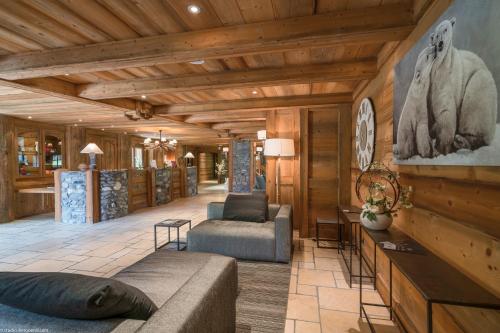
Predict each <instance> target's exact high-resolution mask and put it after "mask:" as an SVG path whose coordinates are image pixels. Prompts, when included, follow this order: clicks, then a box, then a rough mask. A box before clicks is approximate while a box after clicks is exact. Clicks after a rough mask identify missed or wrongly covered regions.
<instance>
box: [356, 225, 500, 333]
mask: <svg viewBox="0 0 500 333" xmlns="http://www.w3.org/2000/svg"><path fill="white" fill-rule="evenodd" d="M363 233H365V234H366V235H367V236H368V237H369V238H370V239H371V240H372V241H373V242H374V246H373V247H374V249H375V257H374V258H376V254H377V248H378V249H379V251H380V250H381V251H383V252H384V254H385V255H386V256H387V258H388V259H389V305H385V304H374V303H365V302H363V286H362V283H363V281H362V279H360V284H359V303H360V310H359V315H360V317H361V318H363V315H364V316H365V318H366V320H367V322H368V326H369V327H370V331H371V332H372V333H373V332H375V329H374V327H373V325H372V323H371V322H370V319H369V317H368V315H367V313H366V310H365V306H378V307H385V308H388V309H389V314H390V319H391V320H392V318H393V315H395V316H396V317H397V314H396V313H395V312H394V311H393V308H392V270H393V266H394V267H396V268H397V269H398V270H399V271H400V272H401V274H402V275H403V276H404V277H405V278H406V279H408V281H409V282H410V283H411V284H412V285H413V286H414V287H415V288H416V290H418V291H419V292H420V294H422V296H423V298H424V299H425V301H426V303H427V304H426V305H427V306H426V311H427V332H428V333H432V304H445V305H457V306H465V307H477V308H487V309H497V310H498V309H500V299H499V298H498V297H496V296H495V295H493V294H492V293H490V292H489V291H487V290H486V289H484V288H483V287H481V286H480V285H478V284H477V283H475V282H474V281H472V280H471V279H470V278H468V277H467V276H465V275H464V274H463V273H461V272H460V271H459V270H457V269H456V268H454V267H452V266H451V265H450V264H448V263H447V262H445V261H444V260H442V259H440V258H439V257H437V256H436V255H434V254H432V253H431V252H430V251H429V250H427V249H426V248H425V247H423V246H422V245H420V244H419V243H418V242H417V241H415V240H414V239H413V238H411V237H409V236H408V235H406V234H405V233H403V232H402V231H400V230H398V229H397V228H395V227H391V228H389V229H388V230H384V231H373V230H369V229H366V228H364V227H361V230H360V250H359V254H360V256H361V257H363ZM381 242H391V243H396V244H398V243H401V242H404V243H405V245H408V246H409V247H411V248H413V249H416V250H415V251H414V252H401V251H396V250H388V249H384V248H383V247H382V245H381V244H380V243H381ZM361 262H362V260H361V259H360V265H359V266H360V272H361ZM374 263H375V265H376V261H375V259H374ZM375 280H376V274H375Z"/></svg>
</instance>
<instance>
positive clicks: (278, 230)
mask: <svg viewBox="0 0 500 333" xmlns="http://www.w3.org/2000/svg"><path fill="white" fill-rule="evenodd" d="M292 221H293V215H292V206H290V205H282V206H281V207H280V210H279V211H278V214H277V215H276V218H275V219H274V224H275V226H274V228H275V235H276V261H278V262H290V259H291V257H292V237H293V225H292Z"/></svg>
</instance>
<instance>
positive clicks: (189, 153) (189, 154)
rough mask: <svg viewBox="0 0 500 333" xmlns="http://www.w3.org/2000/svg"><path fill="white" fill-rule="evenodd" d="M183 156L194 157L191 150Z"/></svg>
mask: <svg viewBox="0 0 500 333" xmlns="http://www.w3.org/2000/svg"><path fill="white" fill-rule="evenodd" d="M184 158H194V155H193V153H192V152H188V153H187V154H186V156H184Z"/></svg>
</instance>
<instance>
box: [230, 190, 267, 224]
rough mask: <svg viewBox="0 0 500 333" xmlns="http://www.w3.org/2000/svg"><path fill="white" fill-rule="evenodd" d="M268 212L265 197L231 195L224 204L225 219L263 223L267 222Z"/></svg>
mask: <svg viewBox="0 0 500 333" xmlns="http://www.w3.org/2000/svg"><path fill="white" fill-rule="evenodd" d="M266 211H267V199H266V196H265V195H261V194H260V195H257V194H229V195H228V196H227V198H226V202H225V203H224V212H223V219H224V220H229V221H245V222H261V223H262V222H265V221H266Z"/></svg>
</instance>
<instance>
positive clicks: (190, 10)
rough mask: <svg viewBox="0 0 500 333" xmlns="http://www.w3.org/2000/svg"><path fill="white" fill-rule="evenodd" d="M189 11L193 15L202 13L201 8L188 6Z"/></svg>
mask: <svg viewBox="0 0 500 333" xmlns="http://www.w3.org/2000/svg"><path fill="white" fill-rule="evenodd" d="M188 11H189V12H190V13H191V14H199V13H200V12H201V9H200V7H198V6H196V5H189V6H188Z"/></svg>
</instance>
